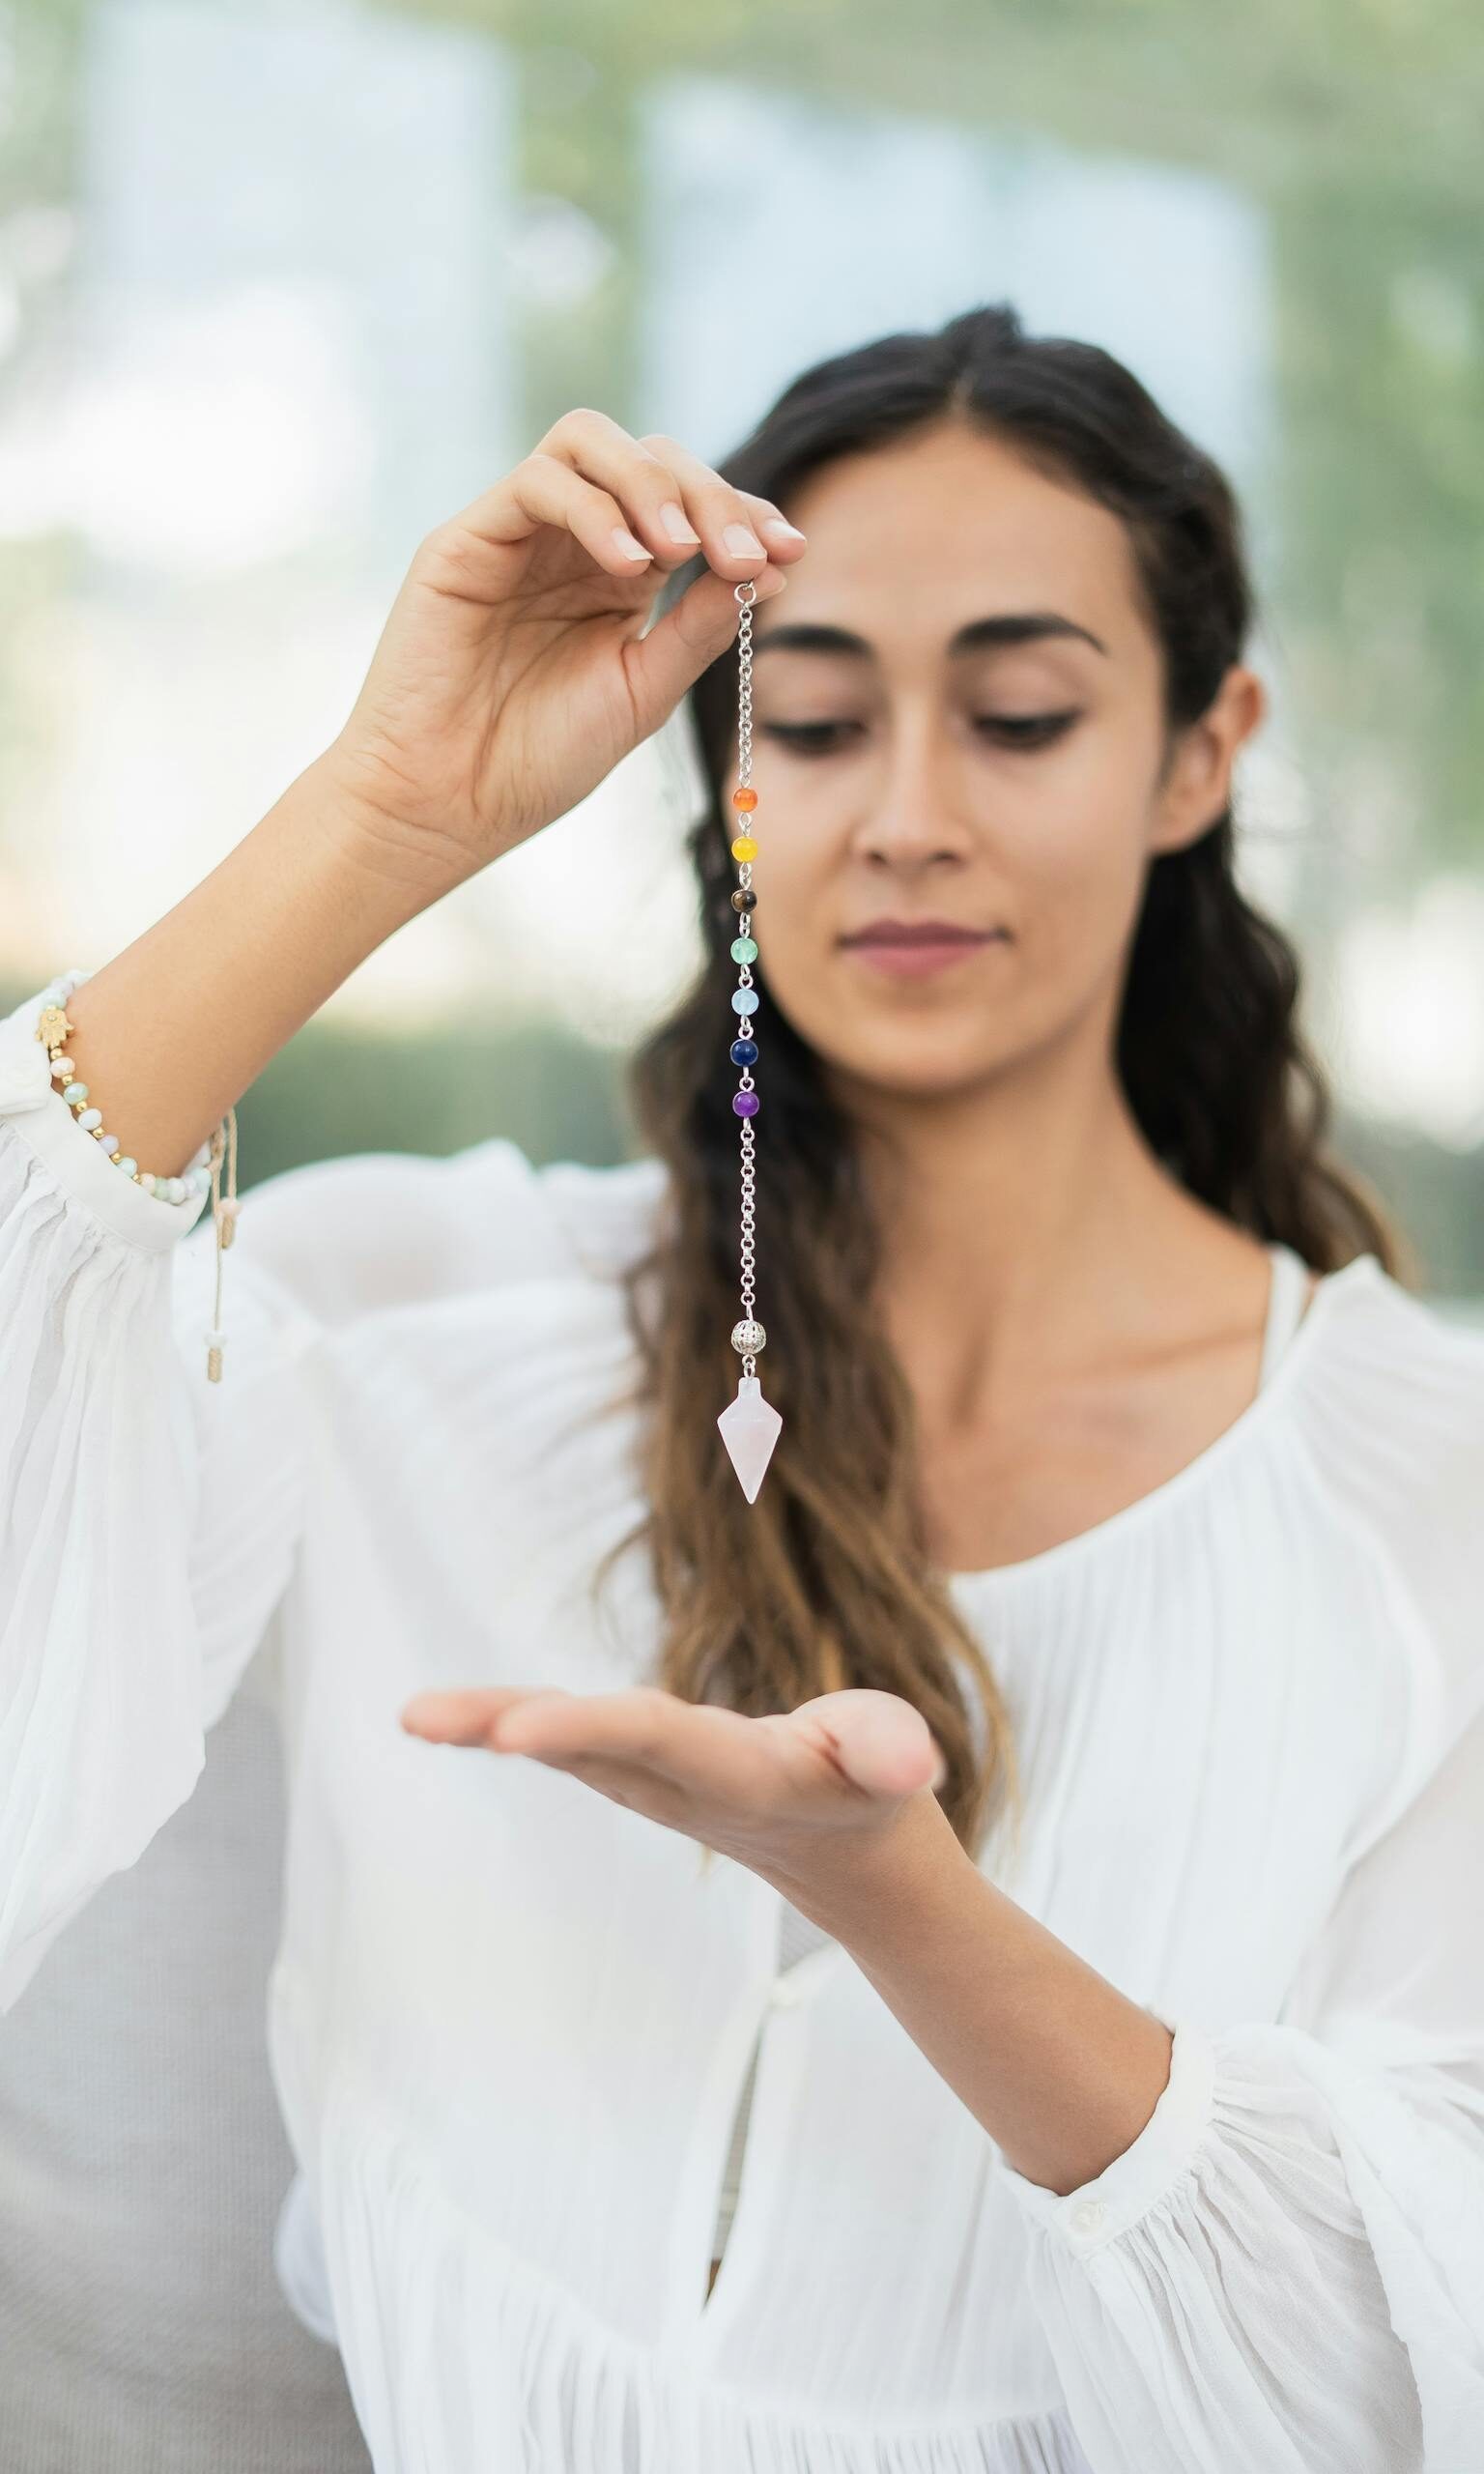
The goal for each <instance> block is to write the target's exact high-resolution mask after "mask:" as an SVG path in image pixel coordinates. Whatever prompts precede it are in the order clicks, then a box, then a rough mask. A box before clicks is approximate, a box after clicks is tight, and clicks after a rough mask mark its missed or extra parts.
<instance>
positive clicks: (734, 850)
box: [731, 833, 757, 859]
mask: <svg viewBox="0 0 1484 2474" xmlns="http://www.w3.org/2000/svg"><path fill="white" fill-rule="evenodd" d="M731 855H732V857H733V858H734V859H756V856H757V845H756V842H755V841H754V840H753V837H752V835H751V834H750V833H739V834H738V836H737V838H736V840H735V842H734V843H733V844H732V846H731Z"/></svg>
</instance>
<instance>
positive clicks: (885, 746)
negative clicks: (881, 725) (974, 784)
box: [856, 710, 973, 867]
mask: <svg viewBox="0 0 1484 2474" xmlns="http://www.w3.org/2000/svg"><path fill="white" fill-rule="evenodd" d="M880 746H881V758H880V763H879V766H878V768H877V769H876V770H875V773H874V778H873V779H868V782H867V785H866V796H867V802H868V804H867V808H866V812H865V814H864V815H863V816H862V818H861V821H860V825H859V828H858V831H857V836H856V847H857V849H858V850H859V851H860V852H861V853H862V854H863V855H864V856H866V857H868V858H873V859H875V860H877V861H878V862H880V863H883V864H889V865H895V866H897V867H921V866H925V865H927V864H928V862H930V861H932V860H935V859H947V858H962V857H964V856H965V855H966V853H967V852H968V850H969V849H970V847H971V845H972V839H973V829H972V820H971V818H970V816H969V814H968V812H967V811H966V809H965V808H964V805H963V786H962V783H961V781H960V780H959V778H958V767H957V763H956V753H955V749H954V746H953V743H952V739H951V736H950V734H949V731H948V729H947V727H946V725H945V724H944V722H943V721H942V719H941V718H940V717H938V716H936V715H934V714H933V713H931V712H929V711H926V710H925V711H922V712H919V713H916V714H899V715H897V716H896V717H894V720H893V722H892V725H891V727H890V729H888V730H887V731H885V732H883V734H882V736H881V740H880Z"/></svg>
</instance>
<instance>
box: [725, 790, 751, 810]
mask: <svg viewBox="0 0 1484 2474" xmlns="http://www.w3.org/2000/svg"><path fill="white" fill-rule="evenodd" d="M731 804H732V806H733V807H734V808H755V807H756V805H757V793H756V791H733V792H732V794H731Z"/></svg>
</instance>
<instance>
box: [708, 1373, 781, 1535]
mask: <svg viewBox="0 0 1484 2474" xmlns="http://www.w3.org/2000/svg"><path fill="white" fill-rule="evenodd" d="M716 1423H717V1424H718V1425H719V1426H720V1427H721V1430H722V1441H723V1442H724V1443H725V1444H726V1446H727V1456H728V1459H729V1461H730V1462H731V1465H732V1467H733V1469H735V1471H736V1473H737V1476H738V1478H739V1479H740V1480H741V1482H742V1492H743V1493H744V1495H746V1497H747V1500H748V1502H749V1503H750V1504H755V1503H756V1500H757V1489H758V1487H759V1486H760V1485H761V1483H762V1480H763V1473H764V1471H765V1470H766V1468H767V1465H768V1462H769V1461H770V1460H771V1459H772V1457H773V1446H774V1445H775V1443H777V1441H778V1438H779V1435H780V1433H781V1432H782V1430H783V1424H784V1422H783V1419H782V1418H781V1417H780V1416H779V1414H778V1411H777V1410H776V1409H775V1408H774V1406H773V1404H772V1402H771V1400H765V1399H764V1398H763V1396H762V1385H761V1383H760V1382H759V1381H758V1378H757V1376H756V1374H743V1375H739V1376H738V1378H737V1396H736V1398H735V1399H734V1400H732V1401H730V1402H728V1406H727V1407H726V1408H725V1409H724V1410H723V1411H722V1414H721V1416H720V1417H719V1418H718V1419H717V1422H716Z"/></svg>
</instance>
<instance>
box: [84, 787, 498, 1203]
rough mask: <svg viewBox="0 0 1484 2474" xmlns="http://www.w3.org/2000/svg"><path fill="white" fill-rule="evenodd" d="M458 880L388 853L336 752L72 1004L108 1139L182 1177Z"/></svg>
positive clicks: (392, 848) (93, 1100) (93, 1101)
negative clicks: (299, 1036) (330, 1009)
mask: <svg viewBox="0 0 1484 2474" xmlns="http://www.w3.org/2000/svg"><path fill="white" fill-rule="evenodd" d="M451 881H452V880H451V879H449V878H447V877H441V876H438V875H435V874H434V873H432V872H431V871H430V870H427V869H422V868H419V867H418V866H417V865H416V864H415V863H414V860H413V858H412V856H411V855H410V854H404V853H402V852H401V851H400V850H399V849H398V848H397V846H396V845H395V844H393V843H389V842H387V841H385V839H379V838H378V837H377V836H376V834H375V833H374V832H373V830H372V828H371V825H370V822H369V820H367V819H366V818H363V817H362V815H361V814H360V812H359V810H358V808H357V801H356V796H355V793H354V791H352V789H351V788H350V786H349V785H348V783H347V782H346V780H345V778H344V776H343V775H342V774H341V773H340V772H339V771H338V769H337V766H336V762H335V759H334V755H333V752H332V751H328V752H327V754H326V755H324V756H322V757H319V758H317V759H316V760H315V762H313V763H311V764H310V765H308V766H307V767H306V768H305V770H304V771H303V772H302V773H300V775H299V777H298V779H297V780H296V781H294V782H292V783H291V784H290V785H289V787H288V789H287V790H286V791H284V793H283V796H282V797H281V798H280V799H279V800H277V801H276V803H275V804H274V806H272V807H271V809H270V810H269V812H268V814H267V815H266V816H265V817H264V818H263V819H262V820H261V822H260V823H258V824H256V825H254V826H253V828H252V830H251V831H250V832H249V833H248V834H246V835H245V836H244V837H243V840H242V841H241V842H239V843H238V844H237V846H236V848H235V849H232V850H229V851H228V853H227V855H226V857H225V858H224V859H223V860H222V861H221V862H220V864H219V866H217V867H215V868H214V869H213V871H212V873H211V875H210V876H208V877H204V878H203V879H202V881H201V882H200V884H198V885H196V886H195V887H194V889H193V890H192V891H191V892H190V893H188V894H187V895H186V896H185V899H184V901H182V902H179V903H177V904H176V906H175V907H174V909H173V910H169V911H167V912H166V913H165V915H164V916H163V918H161V919H159V920H157V922H156V924H155V925H154V927H152V928H149V929H146V931H145V933H144V935H142V936H138V937H136V938H135V940H134V942H133V943H132V944H130V945H128V946H126V947H125V949H124V951H123V952H122V953H120V954H119V955H117V956H116V957H115V958H114V960H113V961H111V962H109V963H107V964H104V965H103V966H102V967H100V969H98V970H97V971H95V972H94V974H93V976H92V977H91V978H90V979H88V980H87V981H85V982H84V984H83V986H82V987H80V988H79V989H77V990H76V991H75V992H74V993H73V994H72V996H71V998H70V999H69V1002H68V1008H67V1011H68V1019H69V1020H70V1021H71V1022H72V1023H73V1025H74V1029H73V1033H72V1036H71V1039H70V1040H69V1041H68V1044H67V1053H68V1055H69V1057H70V1058H71V1061H72V1064H73V1065H74V1067H75V1068H76V1072H77V1077H78V1079H80V1080H82V1081H85V1082H86V1083H87V1085H88V1089H89V1101H90V1105H92V1106H96V1107H98V1108H101V1109H102V1111H103V1116H104V1123H105V1124H106V1126H107V1128H108V1130H109V1132H110V1133H113V1134H116V1135H117V1136H119V1139H120V1141H121V1143H122V1144H123V1146H124V1149H125V1150H126V1151H127V1152H128V1153H129V1154H130V1155H131V1156H132V1157H133V1158H134V1159H136V1160H138V1161H139V1162H140V1163H141V1164H142V1165H144V1166H145V1167H147V1168H151V1169H153V1170H155V1171H157V1173H158V1174H160V1175H162V1176H173V1175H178V1174H179V1173H180V1171H181V1170H182V1169H183V1168H184V1167H185V1165H186V1163H187V1162H188V1161H189V1160H190V1159H191V1157H192V1156H193V1155H194V1153H195V1152H196V1151H197V1150H198V1149H199V1148H200V1146H201V1144H202V1143H203V1142H204V1141H205V1140H206V1139H207V1137H208V1136H209V1135H210V1134H211V1132H212V1129H213V1127H214V1126H215V1125H217V1124H218V1123H219V1122H220V1120H221V1118H222V1116H223V1115H224V1114H225V1112H226V1110H227V1109H228V1108H231V1107H232V1106H234V1105H235V1103H236V1102H237V1101H238V1100H239V1099H240V1098H241V1096H242V1094H243V1091H244V1090H245V1089H246V1088H247V1086H248V1084H249V1083H250V1082H251V1081H252V1080H253V1079H255V1077H256V1076H257V1075H258V1074H260V1073H261V1072H262V1070H263V1067H264V1066H265V1065H266V1064H267V1063H268V1062H269V1060H270V1059H271V1057H273V1056H274V1055H276V1053H277V1051H278V1050H279V1049H281V1048H282V1047H283V1046H284V1044H285V1042H286V1041H288V1040H289V1039H291V1038H292V1037H293V1035H294V1033H295V1032H296V1031H297V1030H299V1029H300V1028H301V1026H302V1025H303V1023H305V1022H306V1021H308V1020H309V1018H310V1017H311V1015H313V1014H314V1013H316V1012H317V1011H318V1009H319V1007H320V1006H321V1005H323V1004H324V1002H325V1000H326V998H327V997H328V996H329V995H330V994H331V993H332V992H333V991H334V990H335V989H336V988H338V987H339V986H340V985H341V983H342V981H344V980H346V979H348V978H349V977H350V975H351V973H352V972H353V971H354V970H355V969H356V967H357V964H359V963H361V962H363V961H364V960H365V958H366V956H367V955H368V954H371V953H373V952H374V951H375V950H376V948H377V946H378V945H380V944H382V943H384V942H385V939H386V937H388V936H389V935H391V934H392V933H393V931H394V930H396V929H397V928H400V927H401V926H402V925H403V924H404V923H405V922H406V921H407V920H409V919H412V918H414V917H415V916H416V914H417V913H418V912H419V911H421V910H424V909H426V908H427V907H428V906H430V905H431V904H432V903H433V902H435V901H437V900H438V899H439V898H440V897H441V895H442V893H443V892H445V891H447V890H448V889H449V883H450V882H451Z"/></svg>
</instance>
